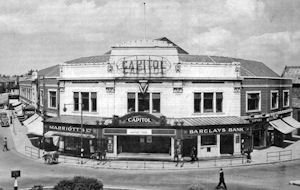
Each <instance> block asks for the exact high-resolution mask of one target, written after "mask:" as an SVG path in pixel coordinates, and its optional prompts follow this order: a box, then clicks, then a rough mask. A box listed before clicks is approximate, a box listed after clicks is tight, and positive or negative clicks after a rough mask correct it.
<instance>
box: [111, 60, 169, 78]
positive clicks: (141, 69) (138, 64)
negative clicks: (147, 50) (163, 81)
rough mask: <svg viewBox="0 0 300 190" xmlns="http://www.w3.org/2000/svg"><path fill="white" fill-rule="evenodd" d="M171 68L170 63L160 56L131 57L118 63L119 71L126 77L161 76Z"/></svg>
mask: <svg viewBox="0 0 300 190" xmlns="http://www.w3.org/2000/svg"><path fill="white" fill-rule="evenodd" d="M170 68H171V64H170V62H169V61H168V60H167V59H166V58H164V57H160V56H130V57H124V58H122V59H120V60H119V61H118V62H117V69H118V71H120V72H122V73H123V74H124V75H125V76H131V75H134V76H136V75H142V76H144V75H147V76H157V75H159V76H161V75H163V74H165V73H166V72H167V71H168V70H169V69H170Z"/></svg>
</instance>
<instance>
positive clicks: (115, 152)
mask: <svg viewBox="0 0 300 190" xmlns="http://www.w3.org/2000/svg"><path fill="white" fill-rule="evenodd" d="M113 155H114V156H115V157H117V155H118V149H117V135H114V152H113Z"/></svg>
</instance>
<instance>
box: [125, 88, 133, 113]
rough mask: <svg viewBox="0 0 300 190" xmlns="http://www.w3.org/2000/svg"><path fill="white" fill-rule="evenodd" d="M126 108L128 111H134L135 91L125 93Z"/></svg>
mask: <svg viewBox="0 0 300 190" xmlns="http://www.w3.org/2000/svg"><path fill="white" fill-rule="evenodd" d="M127 110H128V112H129V113H130V112H135V93H133V92H129V93H128V94H127Z"/></svg>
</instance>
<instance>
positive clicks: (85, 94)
mask: <svg viewBox="0 0 300 190" xmlns="http://www.w3.org/2000/svg"><path fill="white" fill-rule="evenodd" d="M81 103H82V105H81V106H83V107H82V110H83V111H89V110H90V109H89V93H88V92H81Z"/></svg>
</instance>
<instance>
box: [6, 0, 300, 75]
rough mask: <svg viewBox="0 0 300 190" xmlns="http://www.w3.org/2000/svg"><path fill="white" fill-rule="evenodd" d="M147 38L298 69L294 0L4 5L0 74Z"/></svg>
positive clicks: (25, 1) (17, 1)
mask: <svg viewBox="0 0 300 190" xmlns="http://www.w3.org/2000/svg"><path fill="white" fill-rule="evenodd" d="M143 2H146V15H147V16H146V23H147V32H146V36H147V38H149V39H155V38H159V37H163V36H166V37H168V38H169V39H171V40H172V41H174V42H175V43H176V44H178V45H180V46H181V47H182V48H183V49H185V50H187V51H188V52H189V53H190V54H201V55H204V54H205V55H220V56H228V57H237V58H243V59H251V60H257V61H262V62H264V63H265V64H266V65H267V66H269V67H270V68H271V69H273V70H274V71H275V72H277V73H281V72H282V70H283V68H284V66H285V65H299V66H300V11H299V10H300V1H298V0H209V1H208V0H194V1H193V0H190V1H188V0H186V1H182V0H164V1H162V0H145V1H138V0H126V1H125V0H94V1H93V0H72V1H71V0H5V1H1V2H0V73H1V74H22V73H25V72H27V71H28V70H30V69H42V68H45V67H48V66H52V65H55V64H58V63H63V62H64V61H67V60H71V59H75V58H78V57H83V56H92V55H101V54H103V53H105V52H106V51H107V50H109V48H110V47H111V45H114V44H116V43H119V42H124V41H129V40H136V39H142V38H143V37H144V19H143Z"/></svg>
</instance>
